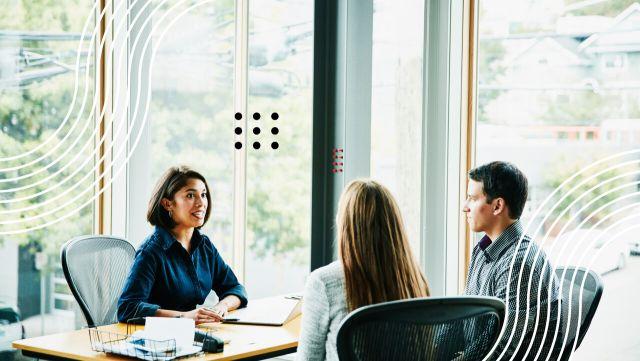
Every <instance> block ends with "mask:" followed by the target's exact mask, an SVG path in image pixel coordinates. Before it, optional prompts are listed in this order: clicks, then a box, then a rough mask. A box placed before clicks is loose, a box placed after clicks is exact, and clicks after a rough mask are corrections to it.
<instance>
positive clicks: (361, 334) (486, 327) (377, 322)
mask: <svg viewBox="0 0 640 361" xmlns="http://www.w3.org/2000/svg"><path fill="white" fill-rule="evenodd" d="M504 307H505V306H504V303H503V302H502V301H500V300H499V299H497V298H493V297H467V296H463V297H441V298H436V297H434V298H419V299H411V300H402V301H393V302H386V303H381V304H376V305H372V306H366V307H362V308H359V309H357V310H355V311H353V312H352V313H350V314H349V315H348V316H347V317H346V318H345V319H344V321H343V322H342V324H341V325H340V329H339V330H338V336H337V348H338V356H339V357H340V360H341V361H356V360H357V361H360V360H367V361H375V360H407V361H411V360H430V361H432V360H436V361H437V360H456V361H467V360H481V359H482V358H483V357H484V356H485V355H486V354H488V352H489V351H490V350H491V347H492V346H493V344H494V343H495V342H496V340H497V338H498V335H499V334H500V328H501V326H502V320H503V318H504Z"/></svg>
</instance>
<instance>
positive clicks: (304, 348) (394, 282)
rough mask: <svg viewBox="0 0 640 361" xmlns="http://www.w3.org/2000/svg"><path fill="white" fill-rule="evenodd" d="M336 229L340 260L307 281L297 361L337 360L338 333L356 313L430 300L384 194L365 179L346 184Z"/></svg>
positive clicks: (388, 196)
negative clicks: (389, 303)
mask: <svg viewBox="0 0 640 361" xmlns="http://www.w3.org/2000/svg"><path fill="white" fill-rule="evenodd" d="M336 226H337V237H338V249H339V253H340V255H339V260H338V261H335V262H333V263H331V264H329V265H327V266H325V267H322V268H319V269H317V270H315V271H313V272H312V273H311V274H310V275H309V278H308V279H307V285H306V288H305V296H304V304H303V313H302V330H301V334H300V341H299V343H298V354H297V359H298V360H325V359H326V360H338V354H337V349H336V336H337V334H338V327H339V326H340V322H341V321H342V320H343V319H344V318H345V317H346V315H347V314H348V313H349V312H351V311H353V310H355V309H357V308H359V307H363V306H367V305H371V304H374V303H380V302H386V301H393V300H401V299H407V298H414V297H426V296H429V287H428V286H427V281H426V279H425V277H424V275H423V274H422V272H421V271H420V268H419V266H418V263H417V262H416V261H415V259H414V258H413V254H412V253H411V248H410V246H409V241H408V239H407V235H406V233H405V231H404V226H403V222H402V217H401V215H400V210H399V209H398V205H397V204H396V201H395V200H394V198H393V196H392V195H391V193H390V192H389V190H388V189H387V188H385V187H384V186H383V185H381V184H379V183H377V182H375V181H372V180H366V179H363V180H355V181H353V182H351V183H349V184H348V185H347V187H346V188H345V190H344V192H343V193H342V196H341V197H340V202H339V205H338V216H337V218H336Z"/></svg>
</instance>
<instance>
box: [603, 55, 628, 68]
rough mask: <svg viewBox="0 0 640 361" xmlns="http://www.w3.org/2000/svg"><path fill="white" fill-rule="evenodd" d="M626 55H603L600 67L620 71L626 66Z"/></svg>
mask: <svg viewBox="0 0 640 361" xmlns="http://www.w3.org/2000/svg"><path fill="white" fill-rule="evenodd" d="M626 63H627V54H626V53H623V54H603V55H602V65H603V67H604V68H605V69H606V70H610V69H621V68H624V67H625V66H626Z"/></svg>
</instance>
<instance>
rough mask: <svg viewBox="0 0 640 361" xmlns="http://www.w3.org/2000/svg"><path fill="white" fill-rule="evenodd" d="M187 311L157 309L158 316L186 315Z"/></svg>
mask: <svg viewBox="0 0 640 361" xmlns="http://www.w3.org/2000/svg"><path fill="white" fill-rule="evenodd" d="M184 314H185V313H184V312H180V311H174V310H164V309H162V308H159V309H158V310H157V311H156V316H157V317H184V316H185V315H184Z"/></svg>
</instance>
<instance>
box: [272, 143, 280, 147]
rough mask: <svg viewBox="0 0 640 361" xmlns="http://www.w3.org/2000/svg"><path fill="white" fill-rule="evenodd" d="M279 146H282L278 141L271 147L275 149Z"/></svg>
mask: <svg viewBox="0 0 640 361" xmlns="http://www.w3.org/2000/svg"><path fill="white" fill-rule="evenodd" d="M279 146H280V144H278V142H273V143H271V148H273V149H278V147H279Z"/></svg>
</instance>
